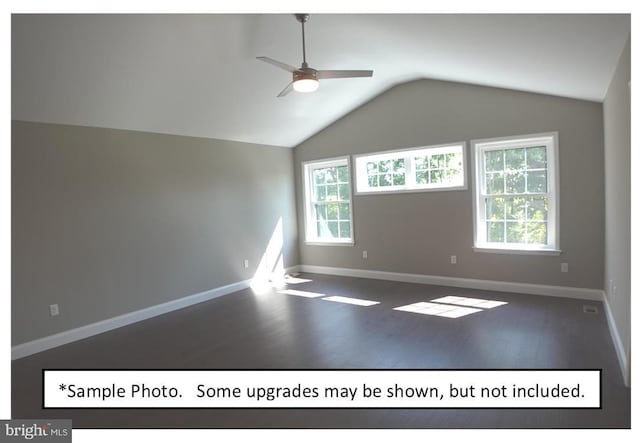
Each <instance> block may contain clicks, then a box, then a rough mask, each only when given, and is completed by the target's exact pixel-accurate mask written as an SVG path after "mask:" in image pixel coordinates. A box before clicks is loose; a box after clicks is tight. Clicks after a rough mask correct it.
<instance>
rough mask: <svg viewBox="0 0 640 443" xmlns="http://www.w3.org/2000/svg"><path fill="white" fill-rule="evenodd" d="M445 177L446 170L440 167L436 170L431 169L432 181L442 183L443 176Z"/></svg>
mask: <svg viewBox="0 0 640 443" xmlns="http://www.w3.org/2000/svg"><path fill="white" fill-rule="evenodd" d="M443 177H444V171H443V170H441V169H439V170H436V171H431V183H442V178H443Z"/></svg>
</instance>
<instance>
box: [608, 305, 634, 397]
mask: <svg viewBox="0 0 640 443" xmlns="http://www.w3.org/2000/svg"><path fill="white" fill-rule="evenodd" d="M602 303H603V304H604V312H605V314H606V315H607V323H608V324H609V333H610V334H611V341H613V347H614V348H615V350H616V354H617V356H618V363H619V364H620V371H622V378H623V379H624V385H625V386H627V387H630V386H631V368H630V367H629V359H628V358H627V353H626V352H625V350H624V345H623V344H622V339H621V338H620V333H619V332H618V327H617V326H616V321H615V319H614V318H613V312H612V311H611V306H609V297H608V296H607V295H606V294H605V296H604V297H603V302H602Z"/></svg>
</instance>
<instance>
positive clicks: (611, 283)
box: [608, 280, 616, 297]
mask: <svg viewBox="0 0 640 443" xmlns="http://www.w3.org/2000/svg"><path fill="white" fill-rule="evenodd" d="M615 287H616V285H614V284H613V280H609V291H608V292H609V294H608V295H609V297H613V296H614V291H613V288H615Z"/></svg>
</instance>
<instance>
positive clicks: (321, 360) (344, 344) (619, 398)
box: [12, 274, 631, 428]
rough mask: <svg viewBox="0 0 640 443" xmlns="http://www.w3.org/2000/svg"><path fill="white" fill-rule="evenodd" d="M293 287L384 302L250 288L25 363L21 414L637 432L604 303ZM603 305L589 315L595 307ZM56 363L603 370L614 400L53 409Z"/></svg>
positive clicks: (17, 403)
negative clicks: (469, 405) (544, 405)
mask: <svg viewBox="0 0 640 443" xmlns="http://www.w3.org/2000/svg"><path fill="white" fill-rule="evenodd" d="M300 277H302V278H306V279H309V280H311V281H309V282H305V283H299V284H295V285H293V284H291V285H288V288H289V289H295V290H302V291H310V292H319V293H323V294H327V295H340V296H346V297H356V298H362V299H367V300H373V301H379V302H380V303H379V304H377V305H375V306H369V307H362V306H354V305H349V304H343V303H335V302H328V301H324V300H321V299H320V298H305V297H301V296H296V295H287V294H281V293H278V292H277V291H275V290H270V291H268V292H266V293H263V294H256V293H254V292H253V291H252V290H244V291H240V292H237V293H234V294H229V295H227V296H224V297H220V298H217V299H214V300H211V301H209V302H205V303H201V304H198V305H195V306H191V307H189V308H186V309H182V310H180V311H176V312H172V313H169V314H166V315H163V316H159V317H155V318H153V319H150V320H146V321H143V322H139V323H136V324H133V325H130V326H127V327H123V328H120V329H117V330H114V331H110V332H107V333H104V334H100V335H97V336H95V337H91V338H88V339H85V340H82V341H78V342H75V343H71V344H68V345H65V346H61V347H58V348H55V349H52V350H49V351H45V352H42V353H39V354H36V355H33V356H30V357H26V358H22V359H19V360H15V361H13V362H12V415H13V418H33V417H46V418H71V419H73V426H74V428H628V427H630V420H631V419H630V391H629V389H628V388H626V387H625V386H624V384H623V381H622V376H621V373H620V369H619V367H618V363H617V359H616V354H615V350H614V348H613V344H612V342H611V339H610V335H609V330H608V327H607V323H606V318H605V314H604V311H603V307H602V305H601V304H600V303H596V302H585V301H582V300H573V299H566V298H555V297H544V296H534V295H522V294H512V293H502V292H490V291H479V290H471V289H460V288H449V287H440V286H427V285H420V284H408V283H399V282H389V281H380V280H368V279H358V278H349V277H335V276H326V275H317V274H304V275H301V276H300ZM445 295H455V296H462V297H473V298H482V299H488V300H498V301H504V302H507V304H505V305H502V306H499V307H496V308H493V309H485V310H482V311H481V312H476V313H474V314H471V315H467V316H463V317H459V318H446V317H438V316H432V315H421V314H417V313H411V312H402V311H398V310H394V309H393V308H396V307H399V306H403V305H407V304H410V303H416V302H429V301H430V300H433V299H435V298H437V297H442V296H445ZM584 304H589V305H596V306H598V308H599V313H598V314H586V313H584V312H583V305H584ZM43 368H47V369H53V368H66V369H72V368H77V369H85V368H86V369H88V368H102V369H111V368H161V369H162V368H171V369H183V368H184V369H187V368H195V369H233V368H256V369H269V368H288V369H298V368H316V369H324V368H331V369H349V368H388V369H397V368H424V369H431V368H433V369H440V368H444V369H449V368H451V369H456V368H471V369H485V368H489V369H492V368H504V369H517V368H532V369H537V368H552V369H579V368H601V369H602V371H603V372H602V374H603V375H602V383H603V386H602V408H601V409H583V410H575V409H572V410H568V409H529V410H522V409H520V410H518V409H508V410H505V409H485V410H480V409H473V410H471V409H457V410H451V409H447V410H437V409H428V410H416V409H412V410H397V409H388V410H387V409H379V410H359V409H356V410H351V409H346V410H345V409H334V410H331V409H324V410H309V409H301V410H281V409H280V410H269V409H259V410H255V409H254V410H251V409H249V410H233V409H229V410H207V409H200V410H193V409H192V410H181V409H171V410H167V409H164V410H148V409H147V410H112V409H111V410H109V409H103V410H82V409H73V410H51V409H47V410H43V409H41V405H42V374H41V370H42V369H43Z"/></svg>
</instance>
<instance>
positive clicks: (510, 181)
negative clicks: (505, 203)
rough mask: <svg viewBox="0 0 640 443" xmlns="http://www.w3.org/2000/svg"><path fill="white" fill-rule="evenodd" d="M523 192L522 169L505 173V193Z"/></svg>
mask: <svg viewBox="0 0 640 443" xmlns="http://www.w3.org/2000/svg"><path fill="white" fill-rule="evenodd" d="M522 193H524V173H523V172H522V171H517V172H507V173H506V174H505V194H522Z"/></svg>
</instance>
